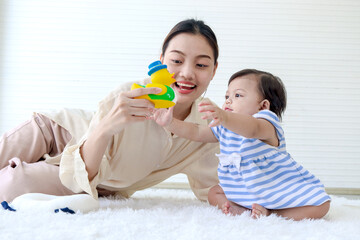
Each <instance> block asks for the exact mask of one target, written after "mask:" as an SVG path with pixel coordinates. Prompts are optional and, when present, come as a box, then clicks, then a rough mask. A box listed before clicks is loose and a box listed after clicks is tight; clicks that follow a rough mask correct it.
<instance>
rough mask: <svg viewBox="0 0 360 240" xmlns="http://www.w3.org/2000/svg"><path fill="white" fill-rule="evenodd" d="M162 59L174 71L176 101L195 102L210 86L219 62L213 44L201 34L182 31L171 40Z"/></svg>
mask: <svg viewBox="0 0 360 240" xmlns="http://www.w3.org/2000/svg"><path fill="white" fill-rule="evenodd" d="M161 61H162V62H163V64H166V65H167V67H168V70H169V72H170V73H175V74H174V78H175V79H176V83H174V86H173V89H174V91H175V92H176V98H177V103H178V104H182V103H192V102H193V101H195V100H196V99H197V98H198V97H200V96H201V95H202V94H203V93H204V92H205V90H206V89H207V87H208V85H209V83H210V81H211V80H212V79H213V77H214V75H215V72H216V68H217V64H216V65H214V54H213V50H212V48H211V46H210V45H209V44H208V42H207V41H206V39H205V38H204V37H203V36H202V35H194V34H191V33H180V34H178V35H176V36H175V37H174V38H173V39H171V40H170V42H169V45H168V47H167V49H166V51H165V54H164V56H161Z"/></svg>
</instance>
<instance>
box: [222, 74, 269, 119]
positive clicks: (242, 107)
mask: <svg viewBox="0 0 360 240" xmlns="http://www.w3.org/2000/svg"><path fill="white" fill-rule="evenodd" d="M262 100H263V97H262V96H261V94H260V92H259V89H258V80H257V78H256V76H255V75H254V74H248V75H245V76H241V77H237V78H235V79H234V80H232V81H231V83H230V84H229V86H228V90H227V91H226V95H225V103H224V105H223V109H224V110H225V111H232V112H234V113H242V114H247V115H253V114H255V113H257V112H258V111H259V110H261V104H260V103H261V101H262Z"/></svg>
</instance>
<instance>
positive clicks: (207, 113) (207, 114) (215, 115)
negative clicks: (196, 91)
mask: <svg viewBox="0 0 360 240" xmlns="http://www.w3.org/2000/svg"><path fill="white" fill-rule="evenodd" d="M198 110H199V112H201V113H204V115H203V116H202V117H201V118H202V119H211V120H213V121H212V122H211V123H210V124H209V127H215V126H217V125H220V124H221V123H222V122H223V121H224V120H225V117H226V114H225V111H224V110H222V109H221V108H219V107H218V106H216V105H215V104H213V103H212V102H210V101H209V100H203V101H201V102H200V103H199V108H198Z"/></svg>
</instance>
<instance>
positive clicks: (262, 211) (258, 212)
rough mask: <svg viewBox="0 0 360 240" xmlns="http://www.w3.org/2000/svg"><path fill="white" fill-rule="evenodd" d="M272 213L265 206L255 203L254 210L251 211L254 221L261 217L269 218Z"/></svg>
mask: <svg viewBox="0 0 360 240" xmlns="http://www.w3.org/2000/svg"><path fill="white" fill-rule="evenodd" d="M269 215H270V211H269V210H268V209H266V208H264V207H263V206H261V205H259V204H257V203H253V205H252V210H251V217H252V218H254V219H257V218H259V217H260V216H269Z"/></svg>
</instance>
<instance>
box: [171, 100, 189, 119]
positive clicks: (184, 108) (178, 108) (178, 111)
mask: <svg viewBox="0 0 360 240" xmlns="http://www.w3.org/2000/svg"><path fill="white" fill-rule="evenodd" d="M192 104H193V103H190V105H189V104H176V105H175V107H174V113H173V116H174V118H176V119H179V120H185V118H186V117H187V116H189V114H190V112H191V107H192Z"/></svg>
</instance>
